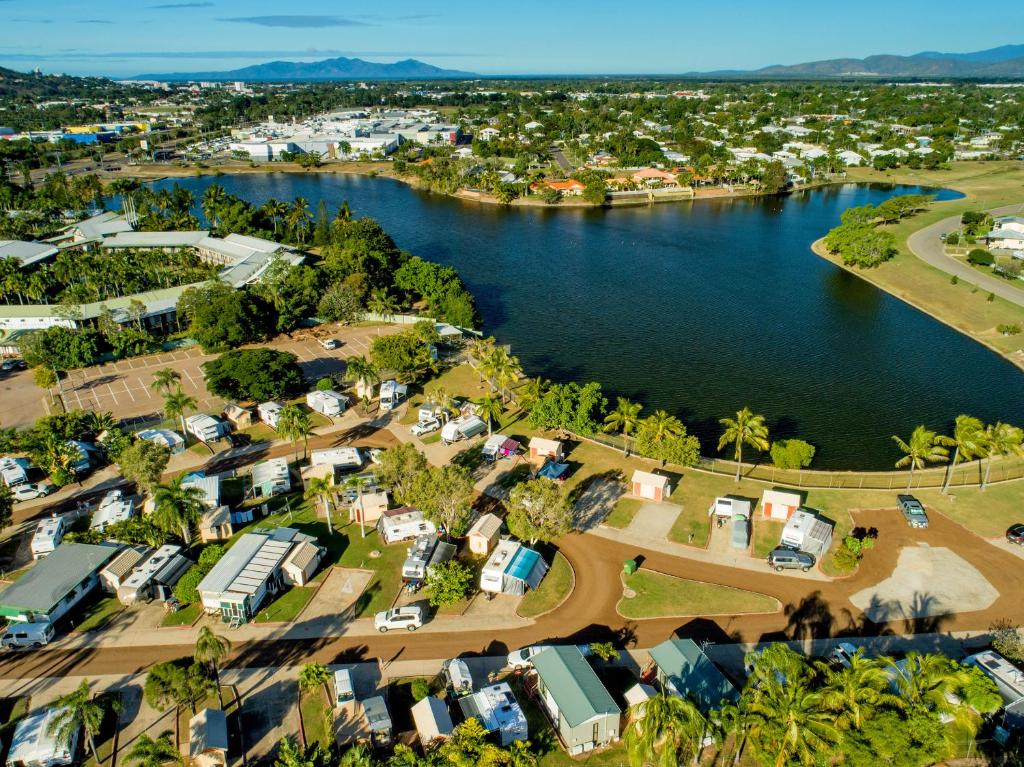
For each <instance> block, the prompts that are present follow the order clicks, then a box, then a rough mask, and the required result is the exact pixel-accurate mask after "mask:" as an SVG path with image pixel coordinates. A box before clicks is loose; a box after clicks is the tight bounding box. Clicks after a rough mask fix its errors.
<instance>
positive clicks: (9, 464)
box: [0, 456, 29, 487]
mask: <svg viewBox="0 0 1024 767" xmlns="http://www.w3.org/2000/svg"><path fill="white" fill-rule="evenodd" d="M28 469H29V462H28V460H27V459H25V458H12V457H10V456H4V457H3V458H0V481H2V482H3V484H5V485H7V487H17V486H18V485H23V484H25V483H26V482H28Z"/></svg>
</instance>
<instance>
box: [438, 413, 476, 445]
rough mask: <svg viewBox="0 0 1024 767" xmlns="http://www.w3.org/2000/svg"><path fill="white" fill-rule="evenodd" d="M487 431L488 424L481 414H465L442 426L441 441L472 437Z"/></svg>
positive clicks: (448, 441) (454, 440) (455, 440)
mask: <svg viewBox="0 0 1024 767" xmlns="http://www.w3.org/2000/svg"><path fill="white" fill-rule="evenodd" d="M485 431H487V424H485V423H484V422H483V419H481V418H480V417H479V416H475V415H464V416H459V417H458V418H455V419H453V420H451V421H449V422H448V423H446V424H445V425H444V426H442V427H441V441H442V442H445V443H450V442H458V441H459V440H463V439H472V438H473V437H475V436H477V435H478V434H483V433H484V432H485Z"/></svg>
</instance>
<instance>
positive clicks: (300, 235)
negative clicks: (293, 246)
mask: <svg viewBox="0 0 1024 767" xmlns="http://www.w3.org/2000/svg"><path fill="white" fill-rule="evenodd" d="M312 220H313V217H312V215H310V212H309V201H308V200H307V199H306V198H305V197H296V198H295V200H294V201H293V202H292V205H291V208H290V210H289V211H288V228H289V229H291V232H292V236H294V237H295V239H297V240H298V241H299V244H300V245H301V244H303V243H305V242H306V229H307V228H308V227H309V222H310V221H312Z"/></svg>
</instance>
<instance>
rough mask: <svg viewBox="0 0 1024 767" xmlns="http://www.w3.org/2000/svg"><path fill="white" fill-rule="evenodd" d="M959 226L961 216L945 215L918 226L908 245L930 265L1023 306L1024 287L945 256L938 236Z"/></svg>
mask: <svg viewBox="0 0 1024 767" xmlns="http://www.w3.org/2000/svg"><path fill="white" fill-rule="evenodd" d="M1022 207H1024V206H1022V205H1006V206H1003V207H1001V208H993V209H992V210H990V211H988V212H989V213H991V214H992V215H993V216H1006V215H1011V214H1019V213H1020V212H1021V208H1022ZM959 226H960V216H951V217H950V218H944V219H942V220H941V221H938V222H936V223H934V224H932V225H931V226H926V227H925V228H924V229H919V230H918V231H916V232H914V233H913V234H912V235H910V237H908V238H907V247H908V248H910V252H911V253H913V254H914V255H915V256H917V257H918V258H920V259H921V260H922V261H924V262H925V263H927V264H930V265H931V266H934V267H935V268H936V269H939V270H940V271H943V272H945V273H946V274H951V275H956V276H957V278H959V279H962V280H965V281H966V282H969V283H971V284H972V285H977V286H978V287H979V288H981V289H983V290H987V291H989V292H990V293H995V294H996V295H997V296H999V297H1000V298H1005V299H1006V300H1007V301H1011V302H1013V303H1015V304H1017V305H1018V306H1024V289H1021V288H1018V287H1016V286H1014V284H1013V283H1011V282H1008V281H1007V280H1004V279H1002V278H1000V277H996V276H994V275H991V274H985V273H984V272H981V271H979V270H977V269H975V268H973V267H971V266H968V265H967V264H965V263H962V262H960V261H957V260H956V259H955V258H953V257H952V256H947V255H946V249H945V245H944V244H943V242H942V240H940V239H939V236H940V235H943V234H949V233H950V232H952V231H954V230H955V229H956V228H957V227H959Z"/></svg>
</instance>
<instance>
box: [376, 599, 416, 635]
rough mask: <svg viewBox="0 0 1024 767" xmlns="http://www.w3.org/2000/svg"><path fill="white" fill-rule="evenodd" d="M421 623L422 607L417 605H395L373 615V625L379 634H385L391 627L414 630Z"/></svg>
mask: <svg viewBox="0 0 1024 767" xmlns="http://www.w3.org/2000/svg"><path fill="white" fill-rule="evenodd" d="M422 625H423V608H422V607H420V606H419V605H410V606H409V607H396V608H394V609H393V610H385V611H384V612H380V613H377V614H376V615H375V616H373V627H374V628H375V629H377V631H379V632H380V633H381V634H386V633H387V632H388V631H390V630H391V629H405V630H406V631H415V630H416V629H418V628H419V627H420V626H422Z"/></svg>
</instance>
